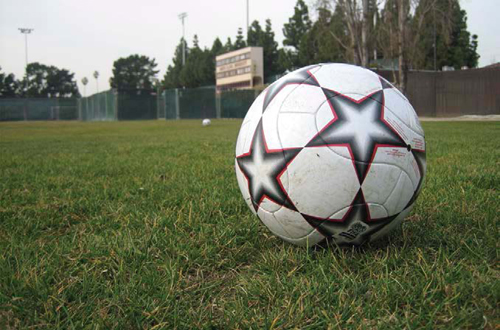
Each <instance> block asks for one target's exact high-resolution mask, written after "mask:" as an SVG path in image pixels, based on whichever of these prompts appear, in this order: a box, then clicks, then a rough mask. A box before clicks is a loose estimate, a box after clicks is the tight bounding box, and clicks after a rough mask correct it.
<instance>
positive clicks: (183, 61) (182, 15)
mask: <svg viewBox="0 0 500 330" xmlns="http://www.w3.org/2000/svg"><path fill="white" fill-rule="evenodd" d="M187 15H188V14H187V13H180V14H179V16H178V17H179V19H180V20H181V21H182V66H184V64H186V37H185V29H184V19H185V18H186V17H187Z"/></svg>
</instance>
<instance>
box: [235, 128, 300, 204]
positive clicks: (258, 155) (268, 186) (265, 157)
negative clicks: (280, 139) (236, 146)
mask: <svg viewBox="0 0 500 330" xmlns="http://www.w3.org/2000/svg"><path fill="white" fill-rule="evenodd" d="M300 150H302V148H294V149H276V150H269V149H268V147H267V144H266V139H265V136H264V131H263V128H262V120H261V121H260V123H259V125H258V126H257V129H256V130H255V133H254V136H253V139H252V145H251V147H250V151H249V152H248V153H246V154H243V155H241V156H238V157H236V161H237V163H238V166H239V167H240V169H241V171H242V172H243V174H244V175H245V177H246V179H247V181H248V189H249V191H250V197H251V200H252V204H253V206H254V208H255V210H256V211H257V209H258V207H259V205H260V204H261V203H262V200H263V199H264V198H265V197H267V198H268V199H270V200H272V201H274V202H275V203H276V204H279V205H282V206H285V207H287V208H289V209H291V210H294V211H295V210H296V208H295V206H294V205H293V203H292V201H291V200H290V198H289V197H288V195H287V193H286V191H285V189H284V188H283V186H282V184H281V181H280V177H281V175H282V174H283V172H284V171H285V170H286V168H287V165H288V164H289V163H290V162H291V161H292V160H293V158H295V156H297V154H298V153H299V152H300Z"/></svg>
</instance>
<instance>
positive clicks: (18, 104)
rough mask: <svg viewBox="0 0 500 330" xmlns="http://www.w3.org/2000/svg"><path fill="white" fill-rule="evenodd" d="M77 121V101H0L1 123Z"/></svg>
mask: <svg viewBox="0 0 500 330" xmlns="http://www.w3.org/2000/svg"><path fill="white" fill-rule="evenodd" d="M76 119H78V107H77V99H58V98H26V99H22V98H5V99H0V121H19V120H76Z"/></svg>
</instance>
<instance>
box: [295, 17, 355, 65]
mask: <svg viewBox="0 0 500 330" xmlns="http://www.w3.org/2000/svg"><path fill="white" fill-rule="evenodd" d="M345 33H346V29H345V26H344V24H343V23H342V11H341V10H340V7H336V9H335V12H334V13H333V15H332V13H331V12H330V10H328V9H327V8H326V7H320V8H318V20H317V21H316V22H314V24H313V25H312V27H311V29H310V30H309V31H308V32H307V33H306V34H305V35H304V36H303V37H302V40H301V43H300V48H299V54H298V57H299V63H300V64H301V65H302V66H303V65H309V64H314V63H321V62H345V61H346V54H345V50H344V49H343V48H345V44H344V43H345V42H346V40H345V37H344V38H343V39H340V38H341V37H338V36H342V35H345Z"/></svg>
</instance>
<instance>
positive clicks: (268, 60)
mask: <svg viewBox="0 0 500 330" xmlns="http://www.w3.org/2000/svg"><path fill="white" fill-rule="evenodd" d="M248 45H249V46H259V47H262V48H263V51H264V76H265V77H264V80H265V81H266V80H268V79H269V78H271V77H272V76H274V75H276V74H279V73H282V72H283V70H284V68H283V67H280V61H279V57H280V54H279V52H278V43H277V42H276V41H275V40H274V32H273V29H272V25H271V20H269V19H267V20H266V28H265V30H262V27H261V26H260V24H259V22H258V21H253V22H252V24H251V25H250V29H249V31H248ZM284 54H285V53H283V54H282V58H283V56H284Z"/></svg>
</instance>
